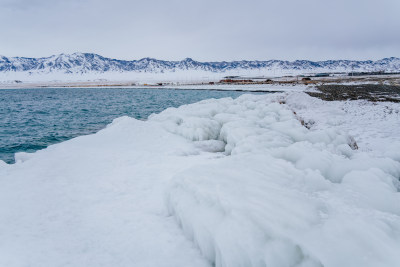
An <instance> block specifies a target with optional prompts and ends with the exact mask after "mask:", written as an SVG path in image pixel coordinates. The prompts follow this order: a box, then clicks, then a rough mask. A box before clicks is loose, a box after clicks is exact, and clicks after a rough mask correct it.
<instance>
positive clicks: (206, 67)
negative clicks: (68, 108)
mask: <svg viewBox="0 0 400 267" xmlns="http://www.w3.org/2000/svg"><path fill="white" fill-rule="evenodd" d="M350 71H386V72H399V71H400V58H396V57H391V58H384V59H381V60H377V61H372V60H366V61H354V60H327V61H309V60H296V61H283V60H267V61H247V60H242V61H231V62H225V61H222V62H198V61H195V60H193V59H191V58H186V59H184V60H182V61H165V60H157V59H154V58H143V59H140V60H132V61H127V60H118V59H112V58H106V57H103V56H100V55H97V54H93V53H74V54H60V55H53V56H50V57H43V58H25V57H5V56H0V80H5V79H7V78H8V79H13V78H21V79H22V80H24V79H25V80H35V79H41V80H46V79H76V78H77V77H81V79H82V78H84V79H86V78H88V79H92V78H98V79H100V78H105V79H112V78H115V79H118V78H120V79H121V78H124V79H126V78H128V77H129V78H130V79H135V78H137V77H139V76H141V77H143V76H149V75H153V76H154V75H156V74H157V75H159V76H160V74H161V76H163V77H164V78H168V77H181V78H182V77H186V78H192V77H197V78H199V77H204V76H207V77H215V76H218V75H219V76H221V75H223V76H224V75H272V76H279V75H287V74H300V73H317V72H350Z"/></svg>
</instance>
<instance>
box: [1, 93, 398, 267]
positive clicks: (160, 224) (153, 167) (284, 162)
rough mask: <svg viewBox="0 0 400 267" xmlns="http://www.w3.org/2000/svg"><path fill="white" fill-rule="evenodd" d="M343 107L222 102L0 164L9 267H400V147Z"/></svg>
mask: <svg viewBox="0 0 400 267" xmlns="http://www.w3.org/2000/svg"><path fill="white" fill-rule="evenodd" d="M341 105H342V104H341V103H332V104H327V103H326V102H323V101H316V100H315V99H314V98H311V97H309V96H307V95H306V94H304V93H289V94H273V95H243V96H241V97H239V98H237V99H235V100H233V99H231V98H225V99H220V100H215V99H210V100H205V101H201V102H198V103H195V104H191V105H185V106H181V107H179V108H170V109H167V110H165V111H163V112H161V113H160V114H155V115H152V116H151V117H150V118H149V119H148V120H147V121H145V122H142V121H138V120H135V119H132V118H128V117H122V118H119V119H116V120H114V122H113V123H112V124H110V125H109V126H108V127H107V128H106V129H104V130H102V131H100V132H98V133H97V134H94V135H90V136H83V137H79V138H75V139H73V140H70V141H67V142H63V143H60V144H58V145H53V146H50V147H49V148H47V149H44V150H42V151H38V152H37V153H34V154H27V153H20V154H17V155H16V161H17V163H16V164H14V165H7V164H4V163H2V162H0V177H1V178H0V184H1V186H0V205H1V208H0V266H27V265H31V266H209V265H211V266H229V267H231V266H232V267H235V266H274V267H275V266H277V267H280V266H282V267H283V266H285V267H286V266H298V267H306V266H310V267H311V266H328V267H329V266H335V267H336V266H357V267H358V266H397V265H398V263H399V262H400V253H399V251H400V217H399V216H400V195H399V188H400V186H399V178H400V162H399V158H398V154H397V153H396V152H395V151H392V152H390V153H385V152H384V151H381V150H379V149H378V150H376V149H374V148H375V147H378V145H376V146H375V145H374V141H376V140H378V139H376V138H377V137H376V136H377V135H376V134H375V135H374V137H373V138H370V139H368V138H367V137H368V131H372V132H374V133H379V129H375V128H373V127H372V126H371V125H370V126H371V127H372V128H371V127H370V128H368V129H363V133H364V134H363V135H362V137H363V138H361V142H358V141H359V140H358V139H357V137H359V136H360V135H357V130H354V129H356V128H357V127H356V126H357V124H356V121H352V117H351V116H353V115H354V114H361V113H362V109H363V106H361V108H360V103H358V104H357V105H356V104H354V106H349V105H350V104H347V105H348V106H347V108H348V109H347V110H348V111H349V110H350V111H351V112H350V115H349V113H348V112H346V111H343V109H342V106H341ZM351 105H353V104H351ZM364 105H367V104H364ZM380 105H381V104H378V105H374V106H368V107H369V108H370V109H371V110H372V111H373V110H376V111H377V113H378V114H379V110H380V109H381V106H380ZM393 108H396V107H393ZM357 109H358V112H359V113H354V112H355V110H357ZM327 116H330V117H329V118H328V119H327ZM360 116H364V115H362V114H361V115H359V117H360ZM385 118H386V117H385ZM387 118H389V120H387V121H386V123H388V124H389V123H393V121H394V122H396V118H397V117H396V115H395V113H394V114H392V115H391V116H389V117H387ZM311 120H312V121H313V122H312V123H310V124H309V125H312V127H308V128H310V129H308V128H307V127H305V126H304V125H302V121H303V124H304V123H308V122H310V121H311ZM338 121H340V122H341V123H337V122H338ZM383 123H384V122H381V124H383ZM352 126H353V128H352ZM391 129H396V127H393V128H391ZM398 129H400V128H397V130H398ZM360 131H361V130H360ZM349 133H354V134H355V136H354V135H353V134H351V135H349ZM381 133H382V132H381ZM382 135H383V136H385V135H386V136H387V135H389V134H388V132H385V131H383V134H382ZM353 137H354V139H355V141H356V142H357V144H358V146H359V149H355V147H354V145H352V144H353V143H354V139H353ZM391 137H392V138H393V140H396V134H395V133H392V136H391ZM367 141H368V142H367ZM397 141H398V140H397Z"/></svg>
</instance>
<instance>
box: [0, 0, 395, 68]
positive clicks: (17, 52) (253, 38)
mask: <svg viewBox="0 0 400 267" xmlns="http://www.w3.org/2000/svg"><path fill="white" fill-rule="evenodd" d="M0 20H1V23H0V34H1V35H0V55H5V56H25V57H44V56H50V55H53V54H59V53H73V52H93V53H98V54H101V55H103V56H107V57H112V58H119V59H129V60H132V59H140V58H143V57H154V58H158V59H165V60H181V59H183V58H186V57H191V58H193V59H195V60H199V61H210V60H218V61H220V60H227V61H230V60H241V59H248V60H255V59H257V60H267V59H284V60H295V59H310V60H325V59H380V58H383V57H390V56H396V57H400V0H379V1H378V0H329V1H328V0H302V1H300V0H263V1H262V0H247V1H237V0H230V1H228V0H221V1H219V0H196V1H192V0H141V1H135V0H97V1H96V0H68V1H67V0H0Z"/></svg>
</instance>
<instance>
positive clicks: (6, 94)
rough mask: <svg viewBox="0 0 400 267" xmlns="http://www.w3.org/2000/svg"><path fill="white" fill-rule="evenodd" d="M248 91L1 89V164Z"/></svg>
mask: <svg viewBox="0 0 400 267" xmlns="http://www.w3.org/2000/svg"><path fill="white" fill-rule="evenodd" d="M244 93H246V92H237V91H213V90H173V89H136V88H135V89H131V88H129V89H128V88H62V89H60V88H40V89H0V160H4V161H5V162H7V163H13V162H14V153H16V152H34V151H37V150H40V149H43V148H45V147H47V146H49V145H51V144H55V143H59V142H62V141H65V140H68V139H71V138H74V137H76V136H80V135H86V134H91V133H95V132H97V131H99V130H100V129H102V128H104V127H105V126H106V125H107V124H109V123H110V122H111V121H112V120H113V119H115V118H118V117H121V116H125V115H126V116H131V117H134V118H136V119H146V118H147V117H148V116H149V115H150V114H152V113H159V112H161V111H162V110H164V109H166V108H168V107H178V106H181V105H184V104H190V103H194V102H198V101H200V100H204V99H208V98H223V97H232V98H236V97H238V96H240V95H242V94H244Z"/></svg>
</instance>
